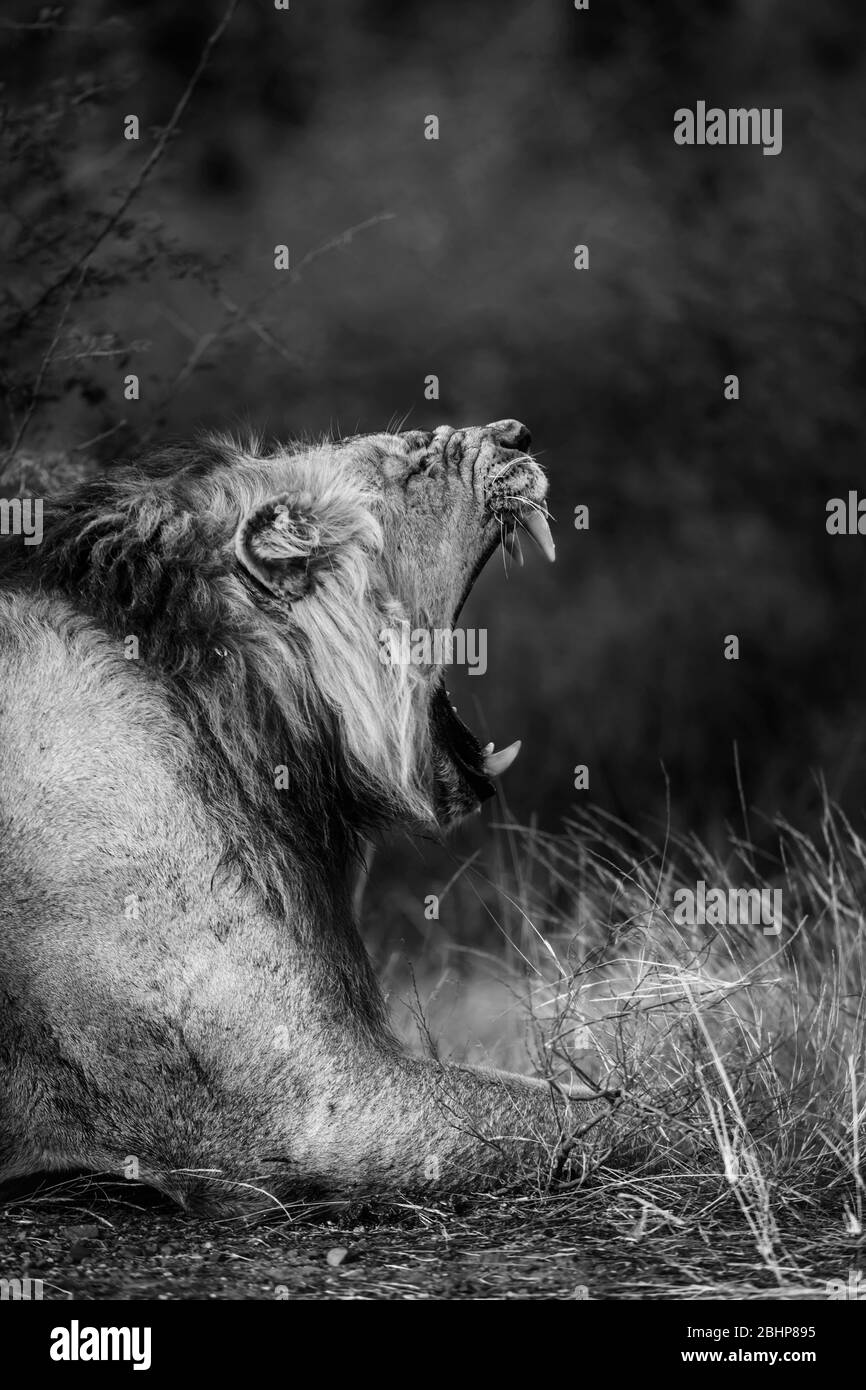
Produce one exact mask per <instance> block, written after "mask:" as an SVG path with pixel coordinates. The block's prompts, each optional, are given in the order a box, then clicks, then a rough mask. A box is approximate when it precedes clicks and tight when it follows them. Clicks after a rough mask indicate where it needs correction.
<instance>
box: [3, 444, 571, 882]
mask: <svg viewBox="0 0 866 1390" xmlns="http://www.w3.org/2000/svg"><path fill="white" fill-rule="evenodd" d="M529 443H530V438H529V434H528V431H527V430H526V429H525V428H524V426H523V425H521V424H519V423H518V422H517V421H513V420H504V421H499V422H497V423H495V424H491V425H486V426H483V427H478V428H470V429H462V430H461V429H451V428H449V427H445V426H443V427H442V428H440V429H437V430H435V431H433V432H432V433H425V432H422V431H418V430H412V431H408V432H405V433H401V434H374V435H363V436H358V437H355V438H351V439H345V440H340V441H338V442H328V443H321V444H316V445H296V446H293V447H286V448H278V449H275V450H273V451H267V452H266V451H264V450H262V449H261V447H259V446H257V445H253V446H250V447H247V448H245V447H243V446H241V445H239V444H237V443H235V442H233V441H232V440H230V439H227V438H223V437H215V438H210V439H208V440H206V441H204V442H203V443H202V444H201V445H199V446H195V447H184V448H182V449H176V450H168V451H164V452H163V453H162V454H160V455H158V456H156V457H154V458H153V459H152V460H150V461H149V462H145V463H144V464H143V465H141V466H140V467H137V468H130V469H122V470H118V471H116V472H115V473H113V474H111V475H109V476H107V477H105V478H102V479H99V480H96V481H94V482H91V483H88V484H86V485H84V486H83V487H81V488H79V489H78V490H77V491H76V492H75V493H73V494H70V496H69V497H67V498H66V499H64V500H62V501H60V502H59V503H57V504H56V505H54V506H53V507H52V508H51V509H50V510H49V511H48V513H47V519H46V522H45V531H44V541H43V544H42V546H40V547H38V554H36V555H35V556H34V555H33V552H32V550H31V551H30V552H28V553H27V554H24V552H23V548H21V549H20V550H19V552H18V558H17V561H16V564H17V567H18V569H19V571H20V574H21V575H23V574H24V572H25V570H26V571H27V572H29V573H30V575H31V577H32V576H33V575H34V574H35V575H37V576H38V582H39V583H40V584H41V585H42V586H43V587H45V588H50V589H54V590H57V589H59V590H60V591H62V592H64V593H66V594H67V595H68V596H69V597H70V598H71V599H72V601H73V602H74V603H75V604H76V605H77V606H80V607H84V608H85V609H86V610H87V611H89V612H90V613H91V614H92V616H93V617H95V618H96V619H97V621H98V622H100V623H101V624H102V625H103V626H104V627H106V628H107V629H108V630H109V632H111V633H112V634H113V635H114V636H115V637H117V638H118V639H128V638H131V637H132V638H135V639H137V644H138V645H137V650H138V652H139V653H140V662H141V668H142V678H144V679H151V678H153V677H154V676H156V677H157V678H159V679H161V680H162V681H164V682H165V683H166V685H167V687H168V691H169V697H170V699H171V700H172V701H173V703H174V705H175V708H176V709H177V710H178V712H179V714H180V715H181V716H182V717H183V718H184V719H185V721H186V722H187V723H188V724H192V725H193V726H194V732H195V734H196V738H195V739H194V741H193V746H195V747H197V748H201V747H203V746H207V748H208V749H209V757H211V758H212V760H213V761H212V763H211V764H210V766H209V769H208V774H207V777H206V779H201V780H202V781H203V782H204V783H206V784H205V785H202V786H201V788H200V790H201V794H202V797H203V799H204V800H205V802H206V803H207V804H208V805H209V806H210V808H211V809H212V811H213V812H214V814H216V815H217V816H218V817H219V818H220V820H221V823H222V825H223V828H224V831H225V833H226V836H227V838H228V842H229V844H230V845H231V846H232V857H234V858H236V859H237V860H238V861H239V862H240V863H241V864H242V865H247V866H249V865H250V864H252V863H255V862H258V863H259V864H261V863H262V862H264V861H265V860H266V859H267V857H268V845H267V844H264V843H262V827H266V828H267V835H266V838H268V837H270V838H271V839H272V842H273V847H274V848H273V854H272V856H271V857H272V859H273V861H274V871H275V872H279V860H280V854H281V852H280V851H279V850H278V849H277V848H276V847H277V846H279V845H288V846H292V845H295V846H303V848H304V849H305V850H306V857H305V862H309V858H310V856H313V858H314V861H316V862H319V863H322V864H328V865H329V866H330V867H331V868H332V867H333V862H334V854H335V852H338V851H339V850H340V848H346V847H347V846H349V845H351V844H353V843H354V841H355V838H356V837H357V836H359V835H364V834H369V833H371V832H372V831H373V830H375V829H376V828H379V827H382V826H384V825H386V824H388V823H393V822H395V821H398V822H402V823H404V824H407V825H409V826H410V827H413V828H416V829H417V828H428V829H429V828H432V827H433V826H435V825H444V824H447V823H448V822H450V821H452V820H454V819H455V818H456V817H458V816H460V815H462V814H465V813H466V812H467V811H469V810H472V809H474V808H475V807H476V806H477V805H478V804H479V803H480V801H482V800H483V799H484V798H485V797H487V796H489V795H490V794H491V792H492V791H493V784H492V781H491V777H492V776H494V775H496V774H497V773H498V772H500V771H502V770H504V767H505V766H507V764H508V762H509V761H510V759H511V754H512V750H508V751H507V753H506V754H505V755H500V756H498V757H497V755H496V754H493V755H491V753H490V752H489V750H485V749H483V748H482V746H481V744H480V741H479V740H478V739H477V738H476V737H475V736H474V734H473V733H472V732H471V731H470V730H469V729H468V728H467V727H466V725H465V724H464V723H463V722H462V721H461V720H460V719H459V718H458V716H457V714H456V712H455V711H454V709H453V708H452V706H451V702H450V699H449V697H448V695H447V693H446V690H445V684H444V672H443V669H442V667H441V665H437V664H435V663H434V662H430V663H428V664H426V665H418V664H403V663H391V662H387V661H383V660H382V659H381V654H382V648H381V641H380V638H381V634H382V632H383V630H385V629H394V628H397V627H399V626H400V624H401V623H408V624H409V625H410V626H411V628H413V629H419V628H422V629H431V630H433V629H440V630H441V629H448V628H450V627H451V626H452V625H453V624H454V623H455V621H456V619H457V616H458V614H459V613H460V610H461V607H462V605H463V603H464V601H465V599H466V596H467V594H468V592H469V590H470V588H471V587H472V584H473V582H474V580H475V578H476V577H477V575H478V574H479V572H480V570H481V568H482V567H483V565H484V564H485V562H486V561H487V559H488V558H489V557H490V556H491V554H492V553H493V552H494V550H495V549H496V548H497V546H498V545H499V544H500V542H503V543H505V544H507V545H508V546H509V548H511V549H513V548H514V547H515V545H519V542H517V540H516V533H517V532H518V530H519V529H521V528H522V529H524V530H525V531H526V532H527V533H528V534H529V535H531V536H532V537H533V538H534V539H535V540H536V541H537V542H538V544H539V545H540V547H541V549H542V550H543V551H544V552H545V554H547V555H548V557H549V558H551V559H552V558H553V545H552V541H551V538H550V531H549V528H548V525H547V520H546V508H545V505H544V498H545V494H546V491H547V484H546V480H545V478H544V475H543V474H542V472H541V469H540V468H539V466H538V464H537V463H536V462H535V460H534V459H533V458H532V457H531V455H530V454H529V452H528V448H529ZM191 771H192V775H196V774H195V770H194V769H192V770H191ZM199 775H200V770H199ZM252 826H255V834H256V839H257V843H255V844H252V843H250V836H251V831H250V827H252ZM268 877H270V875H268Z"/></svg>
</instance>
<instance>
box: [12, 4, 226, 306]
mask: <svg viewBox="0 0 866 1390" xmlns="http://www.w3.org/2000/svg"><path fill="white" fill-rule="evenodd" d="M237 6H238V0H230V4H229V5H228V8H227V9H226V11H225V13H224V15H223V17H222V19H221V20H220V22H219V24H218V25H217V26H216V28H215V29H214V31H213V33H212V34H211V35H210V38H209V39H208V40H207V42H206V43H205V45H204V48H203V49H202V51H201V56H200V57H199V60H198V63H197V64H196V67H195V71H194V72H193V74H192V76H191V77H190V79H189V82H188V83H187V84H186V87H185V88H184V91H183V93H182V95H181V97H180V99H179V100H178V102H177V105H176V106H175V108H174V110H173V111H172V113H171V116H170V118H169V121H168V125H166V126H164V127H163V129H162V131H161V133H160V136H159V139H158V140H157V142H156V144H155V145H154V147H153V149H152V150H151V152H150V154H149V155H148V157H147V159H146V160H145V161H144V164H143V165H142V166H141V169H140V170H139V172H138V174H137V175H136V176H135V178H134V179H133V180H132V183H131V184H130V185H129V187H128V188H127V190H126V192H125V193H124V195H123V197H122V198H121V200H120V202H119V203H118V205H117V207H116V208H115V209H114V212H112V213H111V214H110V215H109V216H108V218H107V219H106V222H105V224H104V226H103V227H102V228H101V230H100V231H99V232H98V233H97V235H96V236H95V237H94V239H93V241H92V242H91V243H90V246H89V247H88V248H87V250H85V251H83V252H82V253H81V255H80V256H79V257H78V259H77V260H76V261H74V262H73V263H72V265H70V266H67V268H66V269H65V270H64V271H63V273H62V274H61V275H59V276H58V277H57V279H56V280H54V281H53V282H52V283H51V284H50V285H48V286H46V288H45V289H44V290H43V291H42V293H41V294H40V295H39V298H38V299H36V300H35V301H34V303H33V304H31V305H30V306H29V307H28V308H27V309H24V310H22V312H21V313H20V314H19V316H18V319H17V320H16V322H15V324H14V325H13V328H12V330H11V331H12V332H15V331H16V330H17V329H18V328H20V327H21V325H22V324H23V323H25V322H26V321H27V319H28V318H30V317H31V316H32V315H33V314H35V313H37V312H38V310H39V309H41V308H42V306H43V304H45V303H46V302H47V301H48V300H49V299H51V298H53V296H54V295H55V294H56V293H57V292H58V290H61V289H63V287H64V285H67V284H68V283H69V281H70V280H71V279H72V278H73V277H74V276H75V275H77V274H78V273H79V272H80V271H82V270H86V269H87V267H88V265H89V264H90V262H91V261H92V259H93V257H94V256H95V255H96V253H97V251H98V250H99V248H100V247H101V246H102V244H103V242H104V241H105V239H106V238H107V237H108V236H109V235H110V234H111V232H112V231H113V230H114V228H115V227H116V226H117V224H118V222H119V221H120V219H121V217H122V216H123V214H124V213H125V212H126V211H127V209H128V208H129V206H130V204H131V203H132V202H133V200H134V199H135V198H136V197H137V196H138V194H139V193H140V192H141V190H142V188H143V187H144V184H145V183H146V182H147V180H148V179H149V177H150V175H151V174H152V173H153V171H154V169H155V168H156V166H157V164H158V163H159V161H160V160H161V159H162V156H163V155H164V154H165V151H166V148H167V146H168V143H169V141H170V140H171V138H172V136H173V135H174V133H175V131H176V130H177V128H178V126H179V124H180V121H181V119H182V117H183V114H184V112H185V111H186V108H187V107H188V105H189V103H190V101H191V99H192V95H193V93H194V91H195V89H196V87H197V86H198V84H199V81H200V79H201V76H202V73H203V72H204V70H205V68H206V67H207V65H208V62H209V61H210V56H211V53H212V52H213V50H214V48H215V46H216V44H218V43H219V41H220V39H221V38H222V36H223V34H224V33H225V31H226V29H227V28H228V26H229V24H230V23H231V19H232V16H233V15H234V12H235V10H236V9H237ZM81 278H82V279H83V276H82V277H81ZM79 285H80V282H79Z"/></svg>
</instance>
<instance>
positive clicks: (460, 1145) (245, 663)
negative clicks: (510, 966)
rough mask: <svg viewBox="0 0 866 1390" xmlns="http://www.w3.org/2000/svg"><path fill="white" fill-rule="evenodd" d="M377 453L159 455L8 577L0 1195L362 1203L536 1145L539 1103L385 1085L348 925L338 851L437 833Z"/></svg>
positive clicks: (21, 554) (90, 504) (52, 532)
mask: <svg viewBox="0 0 866 1390" xmlns="http://www.w3.org/2000/svg"><path fill="white" fill-rule="evenodd" d="M488 428H489V430H492V429H493V428H494V427H488ZM477 433H478V434H479V437H481V438H482V442H483V440H484V439H486V435H484V432H483V431H479V432H477ZM385 438H386V437H385ZM382 439H383V437H382V436H376V437H373V440H372V441H371V440H369V439H368V440H360V441H357V442H350V444H349V446H348V447H346V446H345V445H343V444H341V445H339V446H332V445H328V444H317V445H310V446H304V447H298V448H296V449H294V450H278V451H276V452H275V453H272V454H270V455H265V454H263V452H262V451H261V448H260V447H259V446H255V445H252V446H249V447H241V446H240V445H238V444H236V443H234V442H232V441H231V440H228V439H226V438H221V437H217V438H211V439H210V440H208V441H205V442H203V443H202V444H200V445H197V446H192V447H184V448H180V449H171V450H167V451H164V452H163V453H162V454H161V455H159V456H157V457H156V458H154V459H152V460H150V461H149V462H148V463H147V465H146V466H145V467H143V468H137V469H128V470H121V471H118V472H117V473H116V474H114V475H111V476H108V477H106V478H101V479H98V480H95V481H93V482H90V483H88V484H85V485H83V486H82V487H80V488H78V489H77V490H76V491H74V492H73V493H71V494H69V495H67V496H66V497H65V498H62V499H60V500H58V501H56V502H54V503H52V504H51V505H50V506H46V510H45V516H44V539H43V543H42V545H41V546H39V547H36V548H35V549H36V554H34V553H33V548H30V549H29V551H28V552H25V550H24V547H23V546H21V545H17V544H15V543H14V540H13V542H12V543H11V544H8V545H7V546H5V547H4V548H3V553H2V554H0V713H2V724H0V889H2V898H0V1178H2V1177H8V1176H12V1175H15V1174H17V1173H20V1172H27V1171H34V1170H38V1169H39V1168H44V1167H52V1166H54V1167H57V1166H63V1165H69V1164H75V1165H79V1166H86V1167H91V1168H103V1169H109V1170H112V1171H118V1170H123V1171H125V1168H124V1164H125V1162H126V1161H127V1160H128V1159H129V1158H130V1157H132V1158H134V1159H135V1163H136V1165H137V1166H136V1173H137V1174H139V1175H140V1176H142V1177H144V1178H145V1179H146V1180H148V1181H150V1182H153V1183H155V1184H157V1185H158V1186H161V1187H163V1188H164V1189H165V1190H166V1191H169V1192H171V1193H172V1194H173V1195H175V1196H178V1197H180V1198H181V1199H184V1200H185V1199H187V1198H188V1197H189V1196H190V1194H191V1193H192V1192H193V1191H194V1190H195V1189H196V1188H197V1187H199V1186H203V1187H204V1188H205V1189H206V1190H207V1192H208V1194H209V1195H210V1196H211V1197H212V1196H213V1193H214V1190H216V1191H217V1192H218V1193H225V1192H231V1193H232V1194H233V1196H234V1198H235V1199H237V1197H238V1194H239V1193H240V1192H242V1191H243V1192H247V1193H250V1192H254V1193H256V1194H260V1193H261V1192H262V1191H267V1192H270V1193H296V1192H300V1193H310V1192H314V1193H317V1194H323V1193H331V1192H335V1191H336V1192H360V1191H364V1192H371V1191H380V1190H383V1189H394V1188H395V1187H397V1188H400V1187H402V1188H410V1187H412V1186H416V1185H418V1184H419V1183H420V1182H423V1180H424V1179H423V1174H424V1173H425V1171H426V1169H425V1164H426V1162H427V1159H428V1158H429V1155H430V1154H431V1153H432V1154H434V1155H435V1156H436V1166H437V1173H439V1180H441V1181H442V1182H443V1183H444V1184H449V1185H454V1184H456V1183H461V1182H464V1183H468V1182H471V1181H472V1180H473V1176H478V1175H481V1174H487V1175H488V1177H489V1176H490V1175H491V1174H492V1173H494V1172H497V1171H499V1169H500V1168H501V1167H502V1164H503V1162H504V1158H503V1155H504V1153H505V1152H506V1151H508V1152H510V1148H509V1145H508V1144H507V1143H505V1142H504V1141H503V1140H502V1134H503V1132H506V1131H507V1130H508V1129H509V1128H511V1129H513V1128H514V1126H515V1125H518V1126H519V1128H520V1130H521V1132H522V1131H523V1130H524V1129H525V1127H526V1126H529V1127H530V1129H531V1130H532V1131H533V1133H535V1134H536V1136H538V1135H540V1134H542V1132H544V1133H547V1134H550V1133H551V1126H552V1123H553V1122H552V1112H551V1111H550V1108H549V1104H548V1099H547V1091H546V1089H545V1088H540V1089H533V1088H532V1086H531V1085H530V1083H526V1082H523V1081H521V1080H519V1079H517V1078H510V1077H505V1076H501V1075H499V1074H495V1073H489V1074H488V1073H483V1072H475V1071H470V1070H468V1069H462V1068H442V1067H439V1066H434V1065H431V1064H425V1063H421V1062H417V1061H414V1060H413V1059H411V1058H407V1057H405V1056H403V1055H402V1053H401V1052H400V1050H399V1049H398V1047H397V1044H396V1042H395V1041H394V1039H393V1037H392V1036H391V1034H390V1032H389V1030H388V1026H387V1021H386V1015H385V1008H384V1004H383V1001H382V998H381V995H380V992H379V990H378V987H377V985H376V981H375V978H374V976H373V973H372V970H371V968H370V964H369V961H368V959H367V956H366V953H365V952H364V949H363V946H362V944H361V942H360V939H359V938H358V935H357V932H356V930H355V926H354V923H353V921H352V912H351V895H352V878H353V859H354V858H355V856H356V855H357V853H358V850H359V846H360V844H361V841H362V839H363V838H364V837H365V836H368V835H370V834H374V833H376V832H377V831H379V830H381V829H383V828H386V827H388V826H393V825H397V826H401V827H404V828H406V827H408V828H412V829H416V830H417V829H419V828H420V829H422V830H431V829H433V828H434V827H435V825H436V823H437V820H436V817H437V806H438V807H440V808H441V806H442V805H443V804H445V803H444V802H443V798H442V796H441V795H439V796H438V797H437V793H436V791H435V788H434V773H435V769H436V767H439V769H440V772H441V768H442V754H441V751H440V752H438V753H437V752H436V750H435V749H431V737H432V735H431V728H433V727H434V726H433V725H431V722H430V717H429V699H430V685H429V673H425V672H422V671H421V670H420V669H419V668H417V667H414V666H402V665H389V664H384V663H383V662H382V661H380V660H379V658H378V643H377V635H378V632H379V631H380V629H381V628H382V627H386V626H392V625H394V624H395V623H396V622H399V621H400V620H401V619H402V618H404V617H407V616H411V614H410V608H411V606H412V604H417V603H418V602H419V600H418V597H417V594H415V593H414V590H412V585H409V584H407V585H405V586H404V587H405V588H406V589H407V593H402V592H401V591H400V590H399V587H398V586H397V581H396V579H395V575H399V574H400V573H401V572H405V570H406V567H407V565H408V563H409V562H408V560H407V556H406V554H405V553H403V554H400V553H399V552H400V549H401V545H402V546H403V548H404V550H405V546H406V544H407V542H406V540H405V536H406V534H408V532H407V531H406V528H407V527H408V525H409V521H408V519H407V518H408V514H407V513H406V512H405V506H404V504H402V503H401V504H400V506H398V505H397V504H396V503H387V504H385V505H383V502H382V496H381V494H377V493H376V490H375V484H374V477H375V474H374V471H373V470H375V468H376V467H378V466H379V462H380V454H381V453H382V451H383V449H384V451H385V454H387V451H388V449H393V451H394V452H395V454H396V455H399V454H400V448H399V446H398V444H397V443H394V444H393V445H388V444H387V443H386V445H382V444H381V442H379V441H381V440H382ZM440 460H441V453H438V454H437V455H436V463H437V467H438V465H439V461H440ZM430 475H431V478H432V480H433V481H432V483H431V486H434V485H435V486H436V487H439V488H440V491H439V492H437V493H435V495H434V494H432V493H431V496H433V497H434V501H433V502H431V503H430V508H431V520H432V527H433V531H432V533H433V534H434V535H436V536H437V537H438V535H439V532H440V531H441V530H442V529H443V527H444V526H445V523H446V522H448V524H451V521H452V518H451V516H445V514H444V512H443V513H442V515H441V516H440V515H439V511H440V509H441V508H442V506H443V503H442V500H441V499H442V498H443V497H444V496H446V493H445V492H443V491H442V488H443V487H444V486H445V484H444V483H443V480H442V478H441V477H439V478H438V479H437V475H436V473H435V469H433V468H431V470H430ZM445 483H447V486H448V487H449V488H453V489H454V496H455V498H458V500H459V501H460V505H461V506H463V507H464V512H465V515H467V516H470V515H471V514H472V512H471V508H472V507H474V506H475V505H476V504H475V502H474V500H473V499H472V498H471V489H468V490H467V488H466V487H465V485H464V484H463V483H460V480H459V479H458V480H457V481H456V482H454V481H453V480H451V479H446V480H445ZM458 484H459V487H458ZM461 488H462V491H461V490H460V489H461ZM401 495H402V494H401ZM281 499H282V500H281ZM437 499H438V500H437ZM461 499H462V500H461ZM470 504H471V505H470ZM389 506H390V507H391V511H390V512H389ZM456 506H457V503H456V502H455V505H454V508H452V512H455V514H456ZM401 507H403V511H402V512H401V510H400V508H401ZM461 515H462V513H461ZM401 527H402V528H403V529H402V530H401ZM437 528H438V530H437ZM395 538H396V539H395ZM436 544H437V545H440V541H439V540H438V539H437V541H436ZM239 557H240V560H239ZM462 564H463V561H462V560H461V562H460V565H458V566H457V570H456V572H455V575H454V576H447V575H446V576H445V580H443V581H442V582H443V583H444V585H445V587H444V589H443V592H445V593H447V595H448V602H449V603H451V602H453V595H454V594H455V593H457V594H459V592H461V591H462V588H463V587H464V580H463V574H462V569H461V567H460V566H461V565H462ZM401 566H402V571H401ZM417 568H418V566H417V564H416V569H417ZM440 568H441V566H440ZM257 576H258V577H257ZM445 581H447V582H445ZM417 582H420V581H415V580H413V583H417ZM437 582H438V581H437ZM409 590H412V592H411V593H409V592H408V591H409ZM431 592H432V591H431ZM410 599H411V602H410ZM430 601H431V603H432V602H433V600H432V599H431V600H430ZM129 638H136V639H137V641H138V647H139V652H138V659H132V660H129V659H127V655H128V651H127V639H129ZM280 766H284V767H286V768H287V769H288V787H282V786H280V785H277V781H276V778H275V769H276V768H277V767H280ZM435 775H438V774H435ZM449 798H451V799H453V797H452V795H451V793H449ZM449 798H446V801H448V800H449ZM455 804H456V801H455ZM440 818H441V813H440ZM455 1117H457V1118H456V1119H455ZM464 1122H465V1123H464ZM485 1127H490V1128H492V1129H493V1131H495V1132H496V1133H497V1134H498V1135H499V1139H498V1141H497V1146H495V1147H493V1148H491V1147H490V1146H489V1145H488V1144H486V1143H485V1142H484V1141H482V1140H481V1139H479V1137H478V1133H479V1128H480V1129H482V1130H483V1129H484V1128H485ZM556 1133H558V1129H557V1127H556V1125H553V1134H554V1140H555V1134H556ZM514 1152H515V1153H524V1152H525V1142H524V1141H520V1142H517V1143H516V1145H515V1146H514Z"/></svg>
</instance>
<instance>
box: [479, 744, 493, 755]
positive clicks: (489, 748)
mask: <svg viewBox="0 0 866 1390" xmlns="http://www.w3.org/2000/svg"><path fill="white" fill-rule="evenodd" d="M495 747H496V744H495V743H487V744H485V745H484V747H483V748H482V750H481V751H482V753H485V754H486V753H492V752H493V750H494V748H495Z"/></svg>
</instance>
